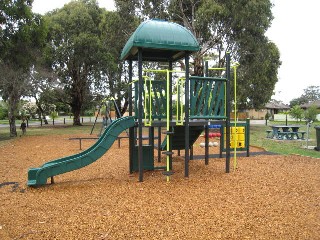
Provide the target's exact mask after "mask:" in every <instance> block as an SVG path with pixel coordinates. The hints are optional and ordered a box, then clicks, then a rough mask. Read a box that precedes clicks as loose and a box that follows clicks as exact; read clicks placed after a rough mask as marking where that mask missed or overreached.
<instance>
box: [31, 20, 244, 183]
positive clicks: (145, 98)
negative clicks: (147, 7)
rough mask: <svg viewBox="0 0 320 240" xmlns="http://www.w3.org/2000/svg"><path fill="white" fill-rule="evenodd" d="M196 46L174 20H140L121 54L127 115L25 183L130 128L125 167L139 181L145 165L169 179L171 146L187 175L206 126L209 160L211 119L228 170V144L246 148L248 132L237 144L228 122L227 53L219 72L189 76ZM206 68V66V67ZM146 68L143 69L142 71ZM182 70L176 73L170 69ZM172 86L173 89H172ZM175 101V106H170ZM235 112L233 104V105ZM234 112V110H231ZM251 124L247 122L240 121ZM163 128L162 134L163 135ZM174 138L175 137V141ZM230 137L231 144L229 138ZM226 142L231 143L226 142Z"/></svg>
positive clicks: (65, 167)
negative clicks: (179, 65)
mask: <svg viewBox="0 0 320 240" xmlns="http://www.w3.org/2000/svg"><path fill="white" fill-rule="evenodd" d="M197 51H199V43H198V42H197V40H196V38H195V37H194V36H193V35H192V33H191V32H190V31H189V30H187V29H186V28H184V27H182V26H180V25H178V24H176V23H172V22H167V21H162V20H148V21H145V22H143V23H141V24H140V26H139V27H138V28H137V29H136V31H135V32H134V33H133V34H132V35H131V37H130V38H129V40H128V42H127V43H126V45H125V46H124V48H123V51H122V54H121V59H122V60H126V61H128V66H129V71H128V72H129V83H130V84H129V87H130V89H129V117H121V118H118V119H117V120H115V121H113V122H112V123H111V124H110V125H109V126H108V127H107V128H106V129H105V131H104V132H103V133H102V135H101V137H100V138H99V139H98V141H97V142H96V143H95V144H94V145H93V146H91V147H90V148H89V149H87V150H85V151H83V152H81V153H78V154H75V155H72V156H69V157H65V158H61V159H57V160H54V161H51V162H48V163H45V164H44V165H43V166H41V167H39V168H31V169H29V172H28V186H40V185H44V184H46V182H47V179H48V178H50V177H51V182H53V176H55V175H58V174H62V173H65V172H69V171H73V170H76V169H79V168H81V167H84V166H87V165H88V164H90V163H92V162H94V161H96V160H97V159H99V158H100V157H101V156H102V155H103V154H104V153H105V152H106V151H107V150H108V149H109V148H110V147H111V145H112V144H113V142H114V141H115V140H116V139H117V137H118V136H119V134H120V133H121V132H122V131H124V130H126V129H129V171H130V172H136V171H138V172H139V181H140V182H142V181H143V173H144V171H145V170H155V169H164V170H165V171H164V172H163V174H164V175H165V176H166V179H167V181H169V180H170V176H171V175H172V174H174V172H173V169H172V155H173V150H178V151H179V154H180V150H184V153H185V155H184V176H185V177H189V161H190V160H191V159H192V157H193V156H192V152H191V153H190V151H192V146H193V144H194V142H195V141H196V140H197V138H198V137H199V136H200V134H201V133H202V132H203V131H205V135H206V137H205V141H206V146H205V164H208V163H209V151H208V145H209V144H208V129H209V126H210V125H220V126H221V127H220V136H221V141H220V157H222V152H223V151H224V152H225V153H226V154H225V158H226V161H225V171H226V172H227V173H229V172H230V152H231V149H230V148H232V147H233V148H234V152H236V150H237V147H240V148H242V150H243V149H245V150H247V151H248V153H249V142H247V141H249V137H248V135H246V137H244V138H243V139H242V140H241V142H244V141H245V142H246V144H245V145H241V146H238V145H237V141H238V137H237V138H235V137H234V138H233V139H231V132H232V131H235V132H236V131H238V128H237V123H236V122H235V123H234V130H232V129H231V125H230V124H231V123H230V111H231V107H230V106H231V100H230V69H231V67H230V54H229V53H227V54H226V67H225V68H223V69H219V70H223V74H219V76H215V77H209V76H208V71H206V72H207V74H206V76H190V72H189V59H190V55H191V54H192V53H194V52H197ZM179 60H184V62H185V71H177V70H175V69H173V63H174V62H176V61H179ZM133 61H138V80H137V81H134V80H133ZM144 61H150V62H162V63H163V62H166V63H168V69H156V70H144V69H143V67H142V65H143V62H144ZM207 69H208V70H210V69H209V68H207ZM144 73H145V74H144ZM146 73H151V75H152V74H153V75H154V76H156V74H154V73H164V74H165V76H166V79H161V80H160V79H159V80H158V79H155V78H152V77H149V76H148V74H146ZM176 74H178V75H180V76H179V77H175V76H174V75H176ZM174 89H175V91H174ZM174 104H175V110H174V109H173V106H174ZM235 113H236V109H235ZM235 116H236V114H235ZM145 127H147V128H148V130H149V136H148V139H149V143H148V144H144V143H143V139H145V137H143V134H142V132H143V128H145ZM241 127H242V128H241V131H243V133H245V132H246V133H248V131H246V130H244V129H247V130H248V129H249V127H248V122H246V125H243V126H241ZM155 128H158V144H157V148H158V161H160V159H161V154H164V155H165V156H166V165H165V166H162V167H155V166H154V156H153V155H154V154H153V151H154V148H155V144H154V139H155V138H154V130H155ZM162 128H165V129H166V131H165V132H164V134H165V135H166V137H165V139H164V141H163V142H162V141H161V134H162V132H161V131H162ZM239 131H240V128H239ZM173 140H174V141H173ZM232 140H233V141H234V144H232V143H231V141H232ZM227 143H229V144H227Z"/></svg>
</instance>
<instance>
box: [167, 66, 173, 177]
mask: <svg viewBox="0 0 320 240" xmlns="http://www.w3.org/2000/svg"><path fill="white" fill-rule="evenodd" d="M169 70H170V71H169V92H168V97H169V120H170V122H172V71H171V70H172V61H169ZM170 122H169V126H170ZM169 131H170V132H172V126H171V127H170V130H169ZM169 139H170V141H169V143H170V144H169V152H172V134H170V135H169ZM169 169H170V171H171V170H172V155H171V154H170V155H169Z"/></svg>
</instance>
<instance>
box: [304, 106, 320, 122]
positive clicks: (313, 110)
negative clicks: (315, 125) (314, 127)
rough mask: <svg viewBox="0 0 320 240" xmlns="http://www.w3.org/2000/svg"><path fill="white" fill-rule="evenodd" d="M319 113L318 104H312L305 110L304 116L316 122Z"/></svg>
mask: <svg viewBox="0 0 320 240" xmlns="http://www.w3.org/2000/svg"><path fill="white" fill-rule="evenodd" d="M317 114H319V110H318V109H317V106H316V105H312V106H311V107H309V108H308V109H307V110H306V111H305V112H304V118H305V119H306V120H307V121H308V122H310V121H313V122H315V121H316V120H317Z"/></svg>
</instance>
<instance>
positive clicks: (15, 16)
mask: <svg viewBox="0 0 320 240" xmlns="http://www.w3.org/2000/svg"><path fill="white" fill-rule="evenodd" d="M31 4H32V1H30V0H4V1H1V2H0V9H1V11H0V25H1V28H0V72H1V75H0V94H1V96H2V98H3V99H4V100H6V101H8V105H9V111H8V115H9V116H8V118H9V123H10V135H11V136H16V135H17V132H16V126H15V118H16V115H17V112H16V111H17V106H18V103H19V100H20V99H21V97H22V96H25V95H26V91H27V89H28V87H29V84H28V83H29V82H28V76H29V74H30V69H31V67H32V65H33V64H34V63H35V62H36V61H37V57H38V56H39V54H41V53H40V52H41V49H42V47H43V45H44V40H45V37H46V27H45V24H44V22H43V21H42V18H41V16H40V15H37V14H33V13H32V11H31Z"/></svg>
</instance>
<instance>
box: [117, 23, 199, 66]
mask: <svg viewBox="0 0 320 240" xmlns="http://www.w3.org/2000/svg"><path fill="white" fill-rule="evenodd" d="M138 48H141V49H143V54H142V58H143V61H159V62H161V61H162V62H165V61H176V60H179V59H181V58H183V57H184V56H185V55H186V52H197V51H199V49H200V46H199V43H198V41H197V39H196V38H195V36H194V35H193V34H192V33H191V32H190V31H189V30H188V29H186V28H185V27H183V26H181V25H179V24H176V23H173V22H168V21H165V20H155V19H153V20H147V21H145V22H143V23H141V24H140V25H139V27H138V28H137V29H136V30H135V32H134V33H133V34H132V35H131V37H130V38H129V40H128V41H127V43H126V45H125V46H124V48H123V50H122V53H121V60H130V59H131V60H138Z"/></svg>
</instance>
